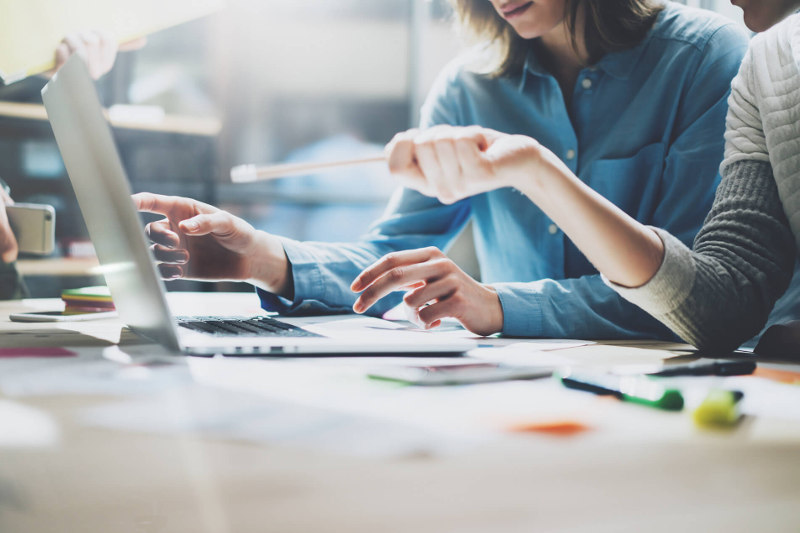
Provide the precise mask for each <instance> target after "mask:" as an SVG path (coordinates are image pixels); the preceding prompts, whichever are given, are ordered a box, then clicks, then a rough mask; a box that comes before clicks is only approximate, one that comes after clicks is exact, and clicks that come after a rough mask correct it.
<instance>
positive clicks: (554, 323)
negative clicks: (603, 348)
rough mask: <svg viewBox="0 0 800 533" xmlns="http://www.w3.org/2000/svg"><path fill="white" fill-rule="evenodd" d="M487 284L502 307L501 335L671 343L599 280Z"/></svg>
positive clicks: (668, 334) (661, 330) (657, 324)
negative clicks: (492, 288)
mask: <svg viewBox="0 0 800 533" xmlns="http://www.w3.org/2000/svg"><path fill="white" fill-rule="evenodd" d="M492 285H493V286H494V288H495V289H496V290H497V294H498V296H499V298H500V302H501V305H502V307H503V330H502V332H503V334H504V335H509V336H513V337H544V338H566V339H570V338H573V339H574V338H578V339H606V340H609V339H634V338H638V339H661V340H676V337H675V336H674V335H673V334H672V333H671V332H670V331H669V329H668V328H667V327H665V326H664V325H662V324H661V323H660V322H659V321H658V320H656V319H655V318H653V317H651V316H650V315H649V314H648V313H646V312H645V311H643V310H641V309H639V308H638V307H636V306H635V305H633V304H631V303H629V302H628V301H626V300H625V299H624V298H622V297H621V296H619V295H618V294H616V293H615V292H614V291H613V290H612V289H611V288H610V287H608V286H607V285H605V284H604V283H603V280H602V279H601V278H600V276H599V275H593V276H583V277H580V278H573V279H563V280H554V279H543V280H539V281H534V282H527V283H494V284H492Z"/></svg>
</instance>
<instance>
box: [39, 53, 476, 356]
mask: <svg viewBox="0 0 800 533" xmlns="http://www.w3.org/2000/svg"><path fill="white" fill-rule="evenodd" d="M42 98H43V100H44V105H45V108H46V109H47V116H48V118H49V119H50V124H51V126H52V128H53V132H54V133H55V138H56V142H57V144H58V148H59V150H60V152H61V155H62V157H63V159H64V165H65V166H66V169H67V173H68V175H69V178H70V181H71V182H72V187H73V189H74V190H75V194H76V196H77V198H78V204H79V207H80V210H81V213H82V214H83V218H84V221H85V222H86V226H87V228H88V230H89V236H90V237H91V239H92V242H93V244H94V247H95V250H96V252H97V257H98V259H99V261H100V265H101V270H102V272H103V274H104V276H105V278H106V283H107V284H108V287H109V289H110V291H111V296H112V298H113V300H114V304H115V306H116V308H117V310H118V312H119V316H120V318H121V320H122V321H123V323H125V324H126V325H127V326H128V327H129V328H130V329H131V330H133V331H135V332H136V333H138V334H141V335H143V336H144V337H147V338H149V339H151V340H153V341H156V342H158V343H159V344H161V345H162V346H164V347H165V348H167V349H169V350H171V351H174V352H180V353H186V354H196V355H209V354H216V353H222V354H236V355H249V354H251V355H278V356H285V355H293V354H299V355H302V354H309V355H322V354H342V355H344V354H360V355H366V354H369V355H388V354H392V355H399V354H418V355H421V354H437V355H442V354H450V355H452V354H459V353H463V352H464V351H466V350H469V349H471V348H474V347H475V343H474V342H473V341H472V340H470V339H466V338H457V337H453V336H441V335H439V336H437V335H435V334H433V335H431V334H426V332H421V331H417V332H415V331H411V330H407V331H398V330H397V329H392V328H391V327H388V325H389V324H391V323H389V322H387V323H386V324H387V327H386V329H385V331H379V330H380V328H375V327H374V326H373V327H370V326H367V327H366V328H365V329H363V330H362V331H359V328H357V327H356V328H350V329H348V328H344V329H342V328H332V329H339V330H340V331H345V332H346V334H344V335H343V334H332V335H328V336H326V335H324V334H320V333H319V332H318V331H317V332H315V331H311V328H310V327H309V328H305V329H304V328H300V327H298V326H296V325H292V324H290V323H289V322H286V321H282V320H278V319H276V318H274V317H271V316H257V317H207V318H204V319H198V318H192V319H186V320H179V319H178V318H176V317H174V316H173V315H172V313H171V311H170V309H169V306H168V305H167V299H166V290H165V287H164V282H163V281H162V280H161V278H160V276H159V275H158V271H157V268H156V266H155V263H154V260H153V257H152V255H151V252H150V249H149V246H148V243H147V241H146V239H145V235H144V231H143V228H142V223H141V220H140V219H139V215H138V213H137V211H136V208H135V206H134V204H133V201H132V200H131V197H130V196H131V190H130V186H129V183H128V179H127V176H126V174H125V170H124V169H123V167H122V161H121V160H120V157H119V154H118V152H117V148H116V145H115V143H114V139H113V137H112V134H111V129H110V127H109V125H108V122H107V121H106V119H105V116H104V114H103V110H102V107H101V105H100V100H99V98H98V96H97V91H96V89H95V85H94V82H93V81H92V79H91V77H90V76H89V72H88V70H87V68H86V65H85V64H84V62H83V61H82V60H81V59H80V58H79V57H78V56H77V55H76V56H73V57H72V58H70V59H69V60H68V61H67V63H66V64H65V65H64V66H63V67H62V68H61V69H60V70H59V71H58V73H57V74H56V75H55V76H53V78H52V79H51V80H50V81H49V82H48V83H47V85H46V86H45V87H44V88H43V89H42ZM198 297H202V295H199V296H198ZM355 320H357V319H351V322H350V323H351V324H352V323H353V321H355ZM374 320H378V319H374Z"/></svg>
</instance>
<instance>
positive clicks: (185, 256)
mask: <svg viewBox="0 0 800 533" xmlns="http://www.w3.org/2000/svg"><path fill="white" fill-rule="evenodd" d="M150 251H151V252H152V253H153V257H155V259H156V261H158V262H159V263H169V264H173V265H184V264H186V263H188V262H189V252H188V251H186V250H183V249H175V248H167V247H166V246H161V245H160V244H154V245H152V246H151V247H150Z"/></svg>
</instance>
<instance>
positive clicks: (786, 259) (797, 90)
mask: <svg viewBox="0 0 800 533" xmlns="http://www.w3.org/2000/svg"><path fill="white" fill-rule="evenodd" d="M799 62H800V15H793V16H791V17H789V18H787V19H786V20H784V21H783V22H781V23H780V24H778V25H776V26H774V27H773V28H771V29H770V30H769V31H767V32H765V33H763V34H760V35H758V36H756V37H755V38H754V39H753V41H752V42H751V44H750V48H749V50H748V53H747V55H746V56H745V59H744V61H743V62H742V66H741V69H740V70H739V74H738V75H737V77H736V78H735V79H734V81H733V84H732V86H731V96H730V98H729V100H728V104H729V110H728V116H727V122H726V126H727V131H726V134H725V140H726V144H725V159H724V161H723V163H722V166H721V173H722V182H721V184H720V187H719V189H718V190H717V195H716V199H715V201H714V206H713V208H712V210H711V212H710V213H709V215H708V218H707V219H706V222H705V224H704V226H703V228H702V229H701V230H700V233H698V235H697V238H696V239H695V243H694V251H690V250H689V249H688V248H687V247H686V246H684V245H683V244H682V243H681V242H680V241H678V240H677V239H676V238H674V237H672V236H671V235H670V234H669V233H666V232H664V231H662V230H658V229H657V230H656V231H657V232H658V234H659V236H660V237H661V239H662V240H663V241H664V245H665V256H664V261H663V263H662V265H661V268H660V269H659V271H658V272H657V273H656V275H655V276H654V277H653V278H652V279H651V280H650V281H649V282H647V283H646V284H645V285H643V286H641V287H638V288H635V289H629V288H625V287H621V286H618V285H614V284H610V285H611V286H612V287H614V289H616V290H617V292H619V293H620V294H621V295H622V296H623V297H625V298H626V299H627V300H629V301H631V302H633V303H634V304H636V305H638V306H639V307H642V308H643V309H644V310H646V311H648V312H649V313H651V314H652V315H653V316H655V317H656V318H658V319H659V320H661V321H662V322H664V323H665V324H666V325H667V326H669V327H670V328H671V329H672V330H673V331H675V332H676V333H677V334H678V335H680V336H681V337H682V338H683V339H685V340H686V341H687V342H690V343H692V344H694V345H695V346H697V347H698V348H701V349H703V350H707V351H711V352H724V351H727V350H730V349H732V348H735V347H737V346H738V345H739V344H741V343H742V342H743V341H745V340H747V339H749V338H750V337H752V336H753V335H754V334H756V333H757V332H758V331H759V330H760V329H761V327H762V326H763V325H764V323H765V322H766V320H767V316H768V315H769V312H770V310H771V309H772V307H773V305H774V304H775V301H776V300H777V299H778V298H779V297H780V295H781V294H782V293H783V292H784V291H785V290H786V287H787V286H788V284H789V280H790V279H791V276H792V269H793V266H794V260H795V256H796V251H797V246H798V245H800V67H798V64H799Z"/></svg>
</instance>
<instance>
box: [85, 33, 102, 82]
mask: <svg viewBox="0 0 800 533" xmlns="http://www.w3.org/2000/svg"><path fill="white" fill-rule="evenodd" d="M80 39H81V41H82V43H83V47H84V48H85V49H86V65H87V67H89V74H90V75H91V76H92V79H95V80H96V79H97V78H99V77H100V76H101V75H103V74H104V72H102V61H101V57H100V36H99V35H97V33H95V32H93V31H85V32H83V33H81V34H80Z"/></svg>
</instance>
